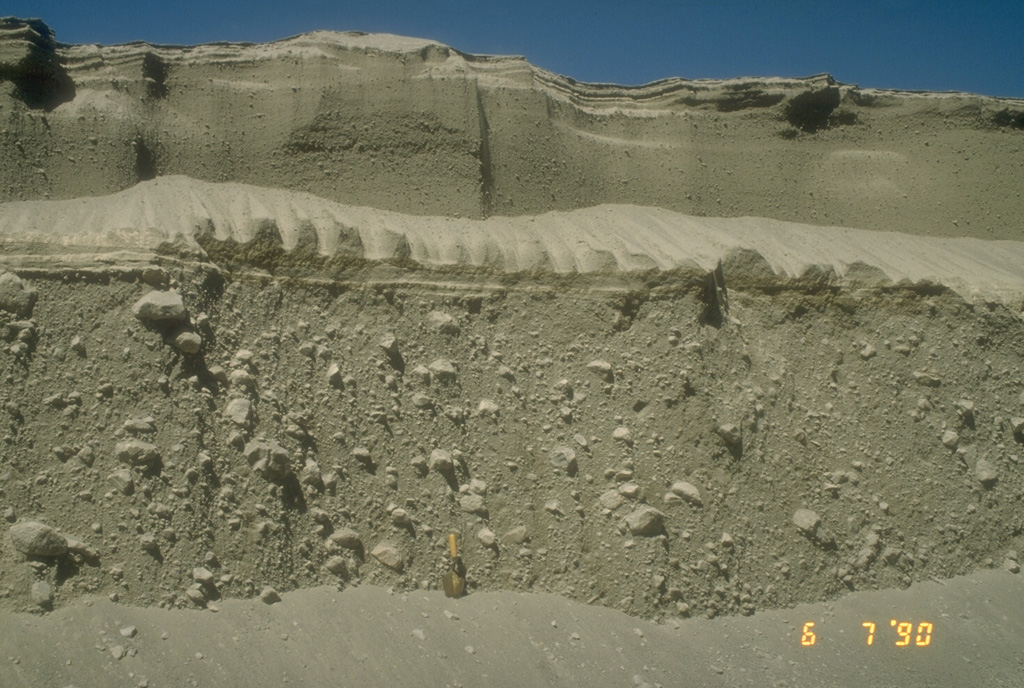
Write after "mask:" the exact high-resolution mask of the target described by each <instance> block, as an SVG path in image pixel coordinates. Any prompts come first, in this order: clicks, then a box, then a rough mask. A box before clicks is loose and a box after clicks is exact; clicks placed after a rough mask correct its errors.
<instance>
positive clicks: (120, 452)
mask: <svg viewBox="0 0 1024 688" xmlns="http://www.w3.org/2000/svg"><path fill="white" fill-rule="evenodd" d="M114 456H115V457H117V460H118V461H120V462H121V463H126V464H129V465H131V466H153V465H155V464H156V463H158V462H159V461H160V452H159V450H157V448H156V445H152V444H150V443H149V442H143V441H142V440H125V441H124V442H118V443H117V445H116V446H115V447H114Z"/></svg>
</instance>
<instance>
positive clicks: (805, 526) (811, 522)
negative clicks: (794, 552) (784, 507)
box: [793, 509, 821, 537]
mask: <svg viewBox="0 0 1024 688" xmlns="http://www.w3.org/2000/svg"><path fill="white" fill-rule="evenodd" d="M793 525H795V526H796V527H797V528H799V529H800V532H801V533H803V534H804V535H807V536H808V537H814V536H815V535H816V534H817V532H818V526H820V525H821V517H820V516H818V514H817V513H815V512H814V511H811V510H810V509H797V510H796V512H795V513H794V514H793Z"/></svg>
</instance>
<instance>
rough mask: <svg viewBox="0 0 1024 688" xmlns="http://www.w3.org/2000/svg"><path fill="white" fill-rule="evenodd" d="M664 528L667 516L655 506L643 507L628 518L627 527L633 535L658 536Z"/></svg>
mask: <svg viewBox="0 0 1024 688" xmlns="http://www.w3.org/2000/svg"><path fill="white" fill-rule="evenodd" d="M664 526H665V514H663V513H661V512H660V511H658V510H657V509H655V508H654V507H653V506H642V507H640V508H639V509H636V510H635V511H633V512H632V513H630V514H629V515H628V516H626V527H628V528H629V532H630V533H632V534H633V535H646V536H650V535H658V534H659V533H661V531H662V530H663V529H664Z"/></svg>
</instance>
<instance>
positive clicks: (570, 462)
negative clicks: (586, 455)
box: [548, 445, 579, 476]
mask: <svg viewBox="0 0 1024 688" xmlns="http://www.w3.org/2000/svg"><path fill="white" fill-rule="evenodd" d="M548 458H549V459H550V460H551V467H552V468H554V469H556V470H559V471H565V473H566V474H567V475H569V476H574V475H576V471H577V470H578V468H579V466H578V464H577V463H576V452H575V451H573V450H572V448H570V447H566V446H564V445H563V446H558V447H555V448H554V449H552V450H551V452H550V453H549V454H548Z"/></svg>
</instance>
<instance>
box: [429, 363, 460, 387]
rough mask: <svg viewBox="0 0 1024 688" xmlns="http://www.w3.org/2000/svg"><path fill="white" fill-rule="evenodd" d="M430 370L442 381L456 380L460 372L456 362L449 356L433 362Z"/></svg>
mask: <svg viewBox="0 0 1024 688" xmlns="http://www.w3.org/2000/svg"><path fill="white" fill-rule="evenodd" d="M430 372H431V374H432V375H433V376H434V378H435V379H437V380H439V381H441V382H455V378H456V377H458V374H459V372H458V370H457V369H456V368H455V364H454V363H452V362H451V361H449V360H448V359H447V358H439V359H437V360H436V361H434V362H433V363H431V364H430Z"/></svg>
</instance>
